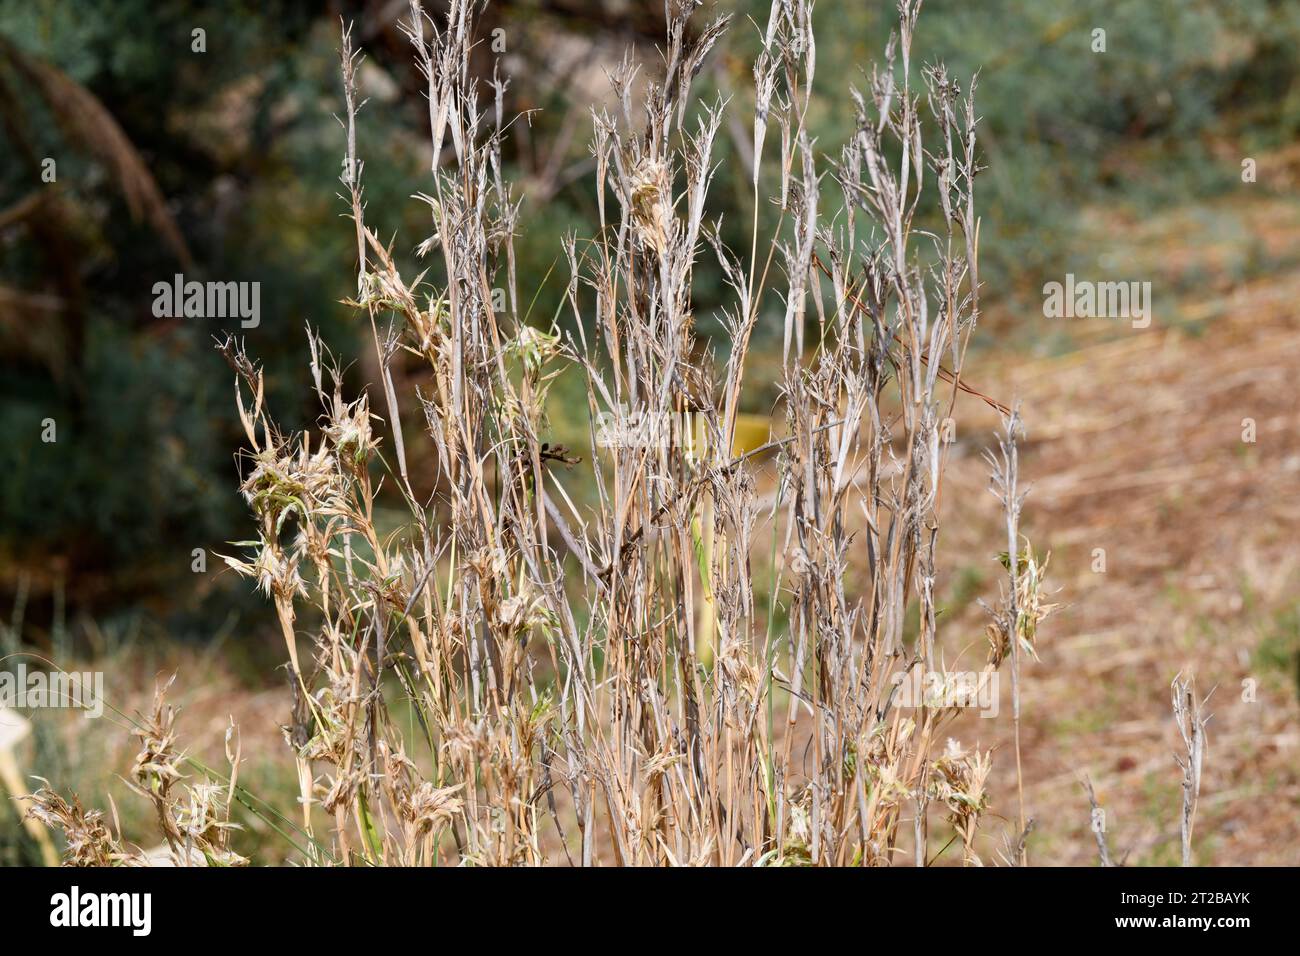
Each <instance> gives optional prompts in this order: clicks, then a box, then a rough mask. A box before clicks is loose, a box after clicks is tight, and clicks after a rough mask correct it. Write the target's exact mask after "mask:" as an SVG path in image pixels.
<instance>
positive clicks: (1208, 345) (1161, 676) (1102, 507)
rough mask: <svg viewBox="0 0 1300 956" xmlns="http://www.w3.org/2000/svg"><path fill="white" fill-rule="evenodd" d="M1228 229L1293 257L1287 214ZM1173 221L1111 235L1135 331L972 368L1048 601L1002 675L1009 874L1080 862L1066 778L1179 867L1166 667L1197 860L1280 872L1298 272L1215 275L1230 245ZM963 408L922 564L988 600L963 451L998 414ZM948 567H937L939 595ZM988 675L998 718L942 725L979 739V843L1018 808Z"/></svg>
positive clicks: (1151, 852) (1293, 680)
mask: <svg viewBox="0 0 1300 956" xmlns="http://www.w3.org/2000/svg"><path fill="white" fill-rule="evenodd" d="M1220 212H1221V211H1220ZM1218 215H1219V213H1215V212H1211V213H1208V214H1207V219H1208V221H1210V222H1213V221H1215V220H1216V217H1217V216H1218ZM1232 216H1233V218H1234V220H1235V221H1236V222H1237V223H1238V224H1239V226H1240V227H1241V229H1242V230H1243V234H1245V235H1249V236H1250V237H1251V241H1252V242H1253V243H1255V244H1256V246H1257V247H1259V248H1262V250H1263V254H1265V255H1268V256H1270V257H1272V258H1273V259H1274V260H1275V261H1277V262H1280V263H1283V264H1288V263H1293V262H1294V260H1295V257H1296V252H1297V250H1300V215H1297V208H1296V207H1295V206H1294V205H1286V204H1278V203H1269V202H1260V203H1258V204H1254V205H1242V204H1238V205H1237V206H1234V207H1233V211H1232ZM1191 221H1192V222H1193V223H1194V222H1195V219H1194V218H1193V219H1192V220H1191ZM1189 230H1193V232H1192V234H1191V235H1190V238H1191V239H1192V240H1195V238H1197V236H1196V235H1195V232H1194V226H1193V225H1189V216H1188V214H1185V213H1183V214H1179V215H1178V216H1170V217H1166V218H1164V219H1161V220H1158V221H1157V222H1155V223H1153V224H1152V225H1151V226H1150V227H1148V228H1147V229H1146V230H1145V231H1144V232H1142V233H1139V234H1135V235H1134V236H1133V243H1132V245H1133V253H1132V254H1133V256H1134V257H1135V258H1136V257H1140V256H1143V255H1146V256H1148V257H1149V258H1150V261H1151V268H1152V271H1151V272H1150V273H1148V274H1150V275H1153V276H1154V277H1155V278H1156V279H1157V281H1156V282H1155V283H1154V286H1155V312H1154V321H1153V322H1152V324H1151V326H1150V327H1149V328H1147V329H1142V330H1139V329H1132V328H1130V327H1129V326H1128V325H1127V324H1125V323H1117V322H1115V321H1114V320H1105V319H1096V320H1069V319H1066V320H1059V319H1058V320H1047V319H1042V320H1041V321H1044V322H1048V321H1057V322H1077V323H1082V326H1080V327H1076V328H1075V329H1074V330H1073V331H1075V332H1076V334H1077V335H1078V336H1080V337H1081V338H1082V339H1083V340H1084V344H1083V345H1082V347H1081V348H1078V349H1077V350H1075V351H1071V352H1068V353H1066V354H1063V355H1060V356H1059V357H1045V358H1041V359H1036V360H1030V361H1024V360H1023V359H1022V358H1016V359H1015V360H1008V361H1007V362H1006V364H1005V365H1004V366H1001V367H999V366H998V365H997V364H996V363H994V362H990V361H984V360H979V359H977V361H976V362H974V363H973V366H974V367H976V368H978V370H979V371H978V376H976V373H974V372H969V373H968V374H969V376H970V377H971V378H972V379H973V380H976V381H977V383H978V385H979V387H980V388H981V389H983V390H985V391H987V392H989V393H990V394H993V395H995V396H997V397H999V398H1002V399H1004V400H1005V399H1011V400H1013V401H1016V400H1018V401H1020V402H1021V403H1022V407H1023V414H1024V418H1025V421H1026V425H1027V440H1026V442H1025V443H1024V445H1023V448H1022V457H1021V475H1022V481H1027V482H1028V483H1030V484H1031V485H1032V490H1031V492H1030V494H1029V497H1028V499H1027V501H1026V504H1025V512H1024V519H1023V525H1022V530H1023V531H1024V533H1025V534H1026V535H1027V536H1028V537H1029V538H1030V540H1031V541H1032V542H1033V543H1034V546H1035V548H1036V549H1037V550H1038V551H1039V552H1040V553H1041V552H1044V551H1050V552H1051V554H1052V557H1051V566H1050V572H1049V581H1050V582H1051V583H1052V584H1053V585H1054V586H1055V587H1056V588H1058V589H1059V591H1058V593H1057V595H1056V597H1055V600H1056V601H1058V602H1060V603H1061V604H1062V605H1063V607H1062V608H1061V609H1060V610H1059V611H1058V612H1057V613H1056V614H1055V615H1054V616H1053V617H1052V618H1050V619H1049V621H1048V622H1047V623H1046V624H1044V625H1043V628H1042V630H1041V632H1040V635H1039V649H1040V652H1039V656H1040V658H1041V660H1040V661H1039V662H1038V663H1033V662H1028V663H1026V664H1025V666H1024V672H1023V673H1024V677H1023V679H1022V683H1023V692H1022V701H1023V708H1024V711H1023V718H1022V731H1021V733H1022V754H1023V759H1024V771H1023V772H1024V796H1025V803H1026V814H1027V816H1030V817H1033V818H1034V821H1035V825H1034V832H1033V834H1032V836H1031V838H1030V843H1029V847H1030V860H1031V863H1036V864H1071V865H1079V864H1087V863H1089V862H1095V861H1096V859H1097V848H1096V844H1095V842H1094V839H1093V835H1092V833H1090V832H1089V829H1088V823H1089V804H1088V801H1087V797H1086V794H1085V792H1084V790H1083V788H1082V786H1081V784H1080V782H1079V777H1080V774H1081V773H1085V772H1086V773H1087V774H1089V775H1090V777H1091V779H1092V781H1093V783H1094V786H1095V787H1096V790H1097V796H1098V799H1099V801H1100V804H1101V805H1102V807H1103V808H1104V810H1105V811H1106V817H1105V830H1106V836H1107V839H1108V842H1109V846H1110V850H1111V853H1112V855H1113V856H1114V857H1115V858H1116V859H1120V858H1125V859H1127V861H1128V862H1129V863H1130V864H1161V863H1163V864H1177V863H1178V862H1179V860H1180V849H1179V813H1180V800H1181V795H1180V782H1181V772H1180V771H1179V769H1178V767H1177V765H1176V764H1175V761H1174V754H1175V752H1176V750H1178V749H1179V748H1180V747H1181V741H1180V740H1179V738H1178V736H1177V730H1176V727H1175V724H1174V721H1173V717H1172V713H1171V707H1170V683H1171V681H1172V680H1173V679H1174V677H1175V676H1176V675H1177V674H1179V673H1180V672H1181V673H1183V674H1184V675H1194V676H1195V679H1196V685H1197V687H1198V689H1199V690H1200V692H1201V693H1202V694H1205V693H1209V692H1210V691H1211V690H1212V691H1213V693H1212V694H1211V696H1210V700H1209V704H1208V705H1207V708H1206V709H1207V711H1208V712H1210V713H1212V714H1213V717H1212V719H1211V720H1210V723H1209V727H1208V735H1209V748H1208V755H1207V758H1206V762H1205V770H1204V778H1203V784H1202V793H1201V800H1200V804H1199V809H1198V816H1197V821H1196V828H1195V835H1194V843H1195V857H1196V861H1197V862H1199V863H1201V864H1209V865H1229V864H1247V865H1262V864H1274V865H1279V864H1280V865H1296V864H1298V863H1300V706H1298V692H1300V663H1298V659H1297V653H1298V649H1300V591H1298V590H1297V587H1296V585H1297V583H1298V582H1300V547H1297V543H1296V536H1297V533H1298V532H1300V493H1298V491H1300V391H1298V390H1297V387H1296V382H1297V380H1300V307H1298V306H1297V303H1300V272H1297V271H1296V270H1295V269H1294V265H1293V264H1292V265H1289V266H1288V267H1287V268H1283V269H1280V270H1277V271H1273V272H1271V274H1269V276H1268V277H1267V278H1263V279H1250V278H1245V279H1244V280H1241V281H1236V280H1234V279H1232V278H1231V276H1230V275H1227V276H1225V273H1230V272H1231V265H1232V261H1231V260H1232V257H1233V256H1234V255H1235V254H1236V250H1234V248H1232V247H1230V246H1225V245H1224V244H1219V245H1216V244H1215V243H1214V242H1210V241H1205V242H1202V243H1201V244H1199V245H1196V244H1194V241H1193V242H1189V241H1187V240H1188V239H1189ZM1179 239H1181V240H1182V241H1181V243H1179V242H1178V241H1177V240H1179ZM1154 249H1164V250H1171V249H1172V250H1178V251H1176V252H1174V253H1165V254H1162V255H1160V256H1156V255H1155V254H1154V253H1153V252H1152V251H1151V250H1154ZM1134 271H1135V272H1137V273H1138V274H1141V272H1142V265H1138V266H1137V267H1136V268H1135V269H1134ZM1170 287H1173V289H1174V290H1175V291H1173V292H1172V294H1171V293H1164V292H1162V291H1161V290H1162V288H1163V289H1169V288H1170ZM1035 320H1037V319H1036V317H1035ZM964 413H965V417H964V418H962V419H960V424H959V426H958V427H959V429H961V430H962V431H963V435H962V436H959V442H958V446H957V451H956V453H955V455H954V460H953V462H952V464H951V466H950V469H949V472H948V476H947V482H948V484H947V485H946V487H945V490H944V494H945V499H946V500H945V502H944V507H945V511H946V514H945V515H944V519H943V521H944V523H943V527H944V532H943V537H941V539H940V551H941V553H946V554H948V555H950V556H951V555H953V554H957V555H962V556H964V558H969V559H972V560H974V561H977V560H978V556H979V555H980V552H981V549H982V550H983V552H985V556H984V559H983V564H982V566H980V565H979V564H974V565H972V566H971V567H970V569H969V570H966V571H965V573H966V574H967V575H968V576H969V575H972V574H980V573H983V574H984V576H985V578H986V580H987V586H986V587H985V588H983V590H984V591H985V592H988V591H989V589H990V588H991V587H992V586H993V583H992V582H993V581H994V580H995V579H996V576H997V573H998V572H1000V571H1001V569H1000V567H998V565H997V564H996V562H995V560H994V551H995V550H1003V549H1005V547H1006V546H1005V543H1002V544H1001V546H1000V547H997V546H996V545H993V546H990V545H989V544H987V542H1005V536H1003V537H999V536H998V522H999V521H1000V514H999V513H998V505H997V502H996V501H995V500H994V498H993V496H992V495H991V494H989V493H988V492H987V491H985V490H983V489H984V488H986V486H987V474H988V471H987V465H986V463H985V462H983V461H982V460H981V458H980V455H979V451H980V449H982V448H984V447H987V446H989V445H990V444H991V443H992V431H993V428H994V427H995V426H996V417H995V416H994V415H993V413H991V412H990V411H989V410H987V409H984V408H982V407H980V406H979V405H978V403H977V402H967V403H966V404H965V405H964ZM1252 423H1253V429H1254V436H1253V439H1254V440H1253V441H1251V440H1249V439H1250V438H1251V436H1250V434H1249V430H1250V429H1251V427H1252ZM982 542H983V543H982ZM1098 549H1102V551H1104V568H1105V570H1104V572H1102V571H1099V570H1094V565H1096V566H1097V567H1098V568H1100V567H1101V566H1102V565H1101V564H1100V562H1099V560H1098V559H1099V558H1101V557H1102V553H1101V551H1099V550H1098ZM962 571H963V569H962V568H961V567H957V568H953V567H951V566H950V568H949V573H950V575H951V577H950V579H949V592H950V593H951V592H952V591H953V590H954V589H955V584H954V582H955V581H956V580H957V579H958V578H959V577H960V575H961V573H962ZM951 610H952V612H953V618H952V619H951V620H950V622H949V624H948V625H947V627H948V631H947V634H948V635H949V636H948V638H947V639H946V640H947V641H948V642H949V646H951V642H953V641H954V640H957V641H960V640H961V638H960V637H954V636H953V635H954V634H956V635H962V634H965V633H969V634H970V635H971V641H970V643H971V645H972V648H973V651H972V652H968V653H972V654H974V655H976V656H978V657H979V660H978V661H977V663H982V656H983V654H984V646H983V642H982V639H981V638H980V632H981V630H982V624H983V619H982V616H981V615H982V612H981V610H980V609H979V608H978V607H976V606H974V604H973V601H965V602H963V604H962V606H954V607H952V609H951ZM1008 684H1009V680H1007V679H1005V678H1004V680H1003V690H1004V695H1003V705H1004V706H1003V709H1002V711H1001V714H1000V716H999V717H998V718H996V719H992V720H980V719H978V718H974V717H971V716H964V717H963V718H962V720H961V721H960V722H959V723H958V724H957V725H956V727H955V729H954V732H953V736H957V737H958V738H959V739H961V740H962V742H963V743H966V744H968V745H970V744H974V743H975V742H976V741H977V740H978V742H979V743H981V744H982V745H983V746H985V747H987V746H990V745H992V746H995V747H996V748H997V751H996V753H995V764H994V772H993V776H992V779H991V788H992V792H993V808H992V811H993V812H994V813H996V814H1000V815H1002V816H1003V817H1004V818H1005V819H1004V821H990V822H991V823H993V825H992V826H991V827H989V828H988V829H989V831H991V833H992V834H994V835H997V836H998V837H999V839H997V840H996V842H990V843H989V846H988V847H986V849H988V850H990V851H992V850H993V849H995V848H998V847H1000V846H1001V839H1000V835H1001V831H1004V830H1011V829H1013V828H1014V827H1013V824H1012V821H1015V820H1016V818H1017V815H1018V814H1017V810H1016V796H1015V756H1014V750H1013V743H1012V740H1013V737H1012V734H1011V729H1012V722H1011V719H1010V707H1009V695H1008V694H1006V693H1005V691H1006V690H1007V685H1008ZM1252 690H1253V694H1252V693H1251V691H1252ZM985 858H986V860H987V859H988V855H987V854H986V856H985Z"/></svg>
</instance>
